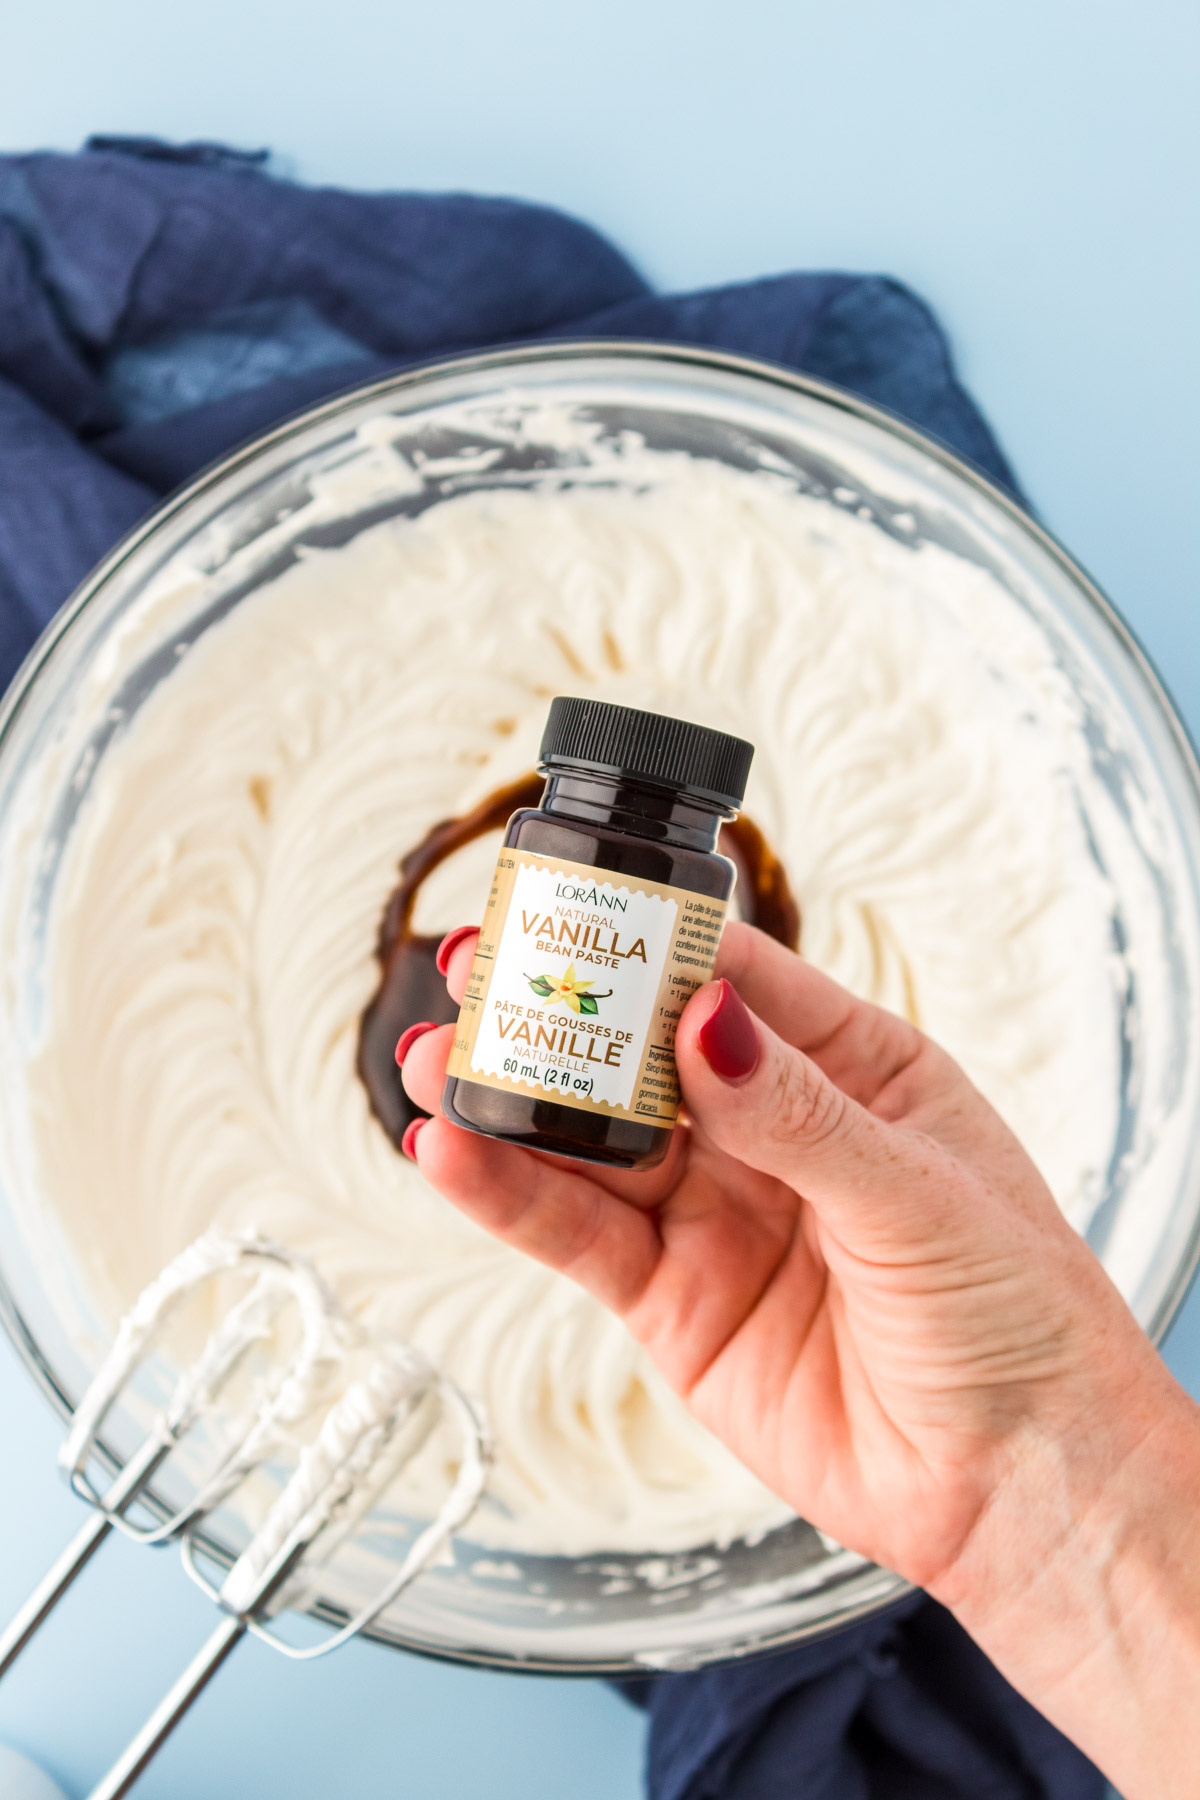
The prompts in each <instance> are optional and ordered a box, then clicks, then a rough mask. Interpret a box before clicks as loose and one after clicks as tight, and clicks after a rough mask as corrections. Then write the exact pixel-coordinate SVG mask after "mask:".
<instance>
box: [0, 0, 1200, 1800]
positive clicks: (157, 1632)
mask: <svg viewBox="0 0 1200 1800" xmlns="http://www.w3.org/2000/svg"><path fill="white" fill-rule="evenodd" d="M1198 57H1200V13H1198V12H1197V11H1196V9H1195V8H1194V7H1193V6H1192V5H1191V4H1190V3H1189V0H1146V3H1145V4H1144V5H1143V6H1142V7H1141V8H1140V9H1138V12H1137V14H1136V17H1135V15H1134V14H1133V13H1131V11H1130V9H1129V8H1128V6H1127V5H1125V4H1124V0H1121V3H1120V4H1118V3H1116V0H1006V4H1004V5H999V4H996V3H995V0H982V3H981V4H976V5H973V6H963V5H962V4H961V0H918V3H917V4H916V5H910V6H905V7H901V6H897V5H895V3H894V0H857V4H856V5H855V6H854V7H847V6H838V5H830V4H829V3H828V0H824V3H823V4H822V5H820V6H817V5H814V4H813V3H812V0H788V3H787V4H785V3H784V0H743V4H742V5H740V6H739V7H737V8H736V9H735V10H734V11H732V12H731V11H730V9H729V8H728V7H727V6H724V5H721V6H718V5H716V4H715V3H713V0H693V3H692V4H690V5H684V4H683V0H659V3H658V4H657V5H656V6H654V5H651V6H648V5H646V4H645V0H637V3H636V4H635V3H634V0H608V4H607V5H606V6H605V7H604V8H603V9H601V10H596V9H589V10H588V11H585V10H584V9H582V8H569V7H564V6H563V5H562V3H561V0H509V4H507V5H505V6H503V7H498V6H496V5H494V4H487V3H485V0H459V3H458V4H443V5H442V6H440V7H436V8H435V7H432V6H430V7H428V8H427V9H425V10H424V11H423V12H421V13H420V14H418V13H417V12H416V10H415V9H414V8H411V7H399V6H397V5H395V4H394V0H343V3H342V5H341V6H339V7H338V8H337V10H336V13H334V14H331V13H330V12H329V11H328V10H327V9H325V8H320V9H318V8H317V7H316V6H312V7H310V8H308V9H307V11H306V9H304V8H303V7H299V8H298V7H297V6H296V5H295V3H294V0H288V3H287V4H284V0H249V3H247V0H206V4H205V6H204V8H203V9H202V10H201V11H199V12H197V11H196V10H195V9H182V8H173V7H164V6H162V5H161V3H160V0H109V3H108V4H107V5H106V6H105V7H103V8H97V7H94V6H86V5H84V4H83V0H60V4H59V5H57V6H56V7H48V6H45V7H22V8H19V9H18V8H16V7H12V8H9V9H8V15H7V16H6V19H5V25H4V50H3V55H2V57H0V148H4V149H23V148H34V147H42V146H46V147H59V148H71V147H73V146H74V145H75V144H77V143H78V142H79V141H80V140H81V139H82V137H83V136H84V135H85V134H86V133H87V132H89V131H94V130H108V131H150V132H159V133H161V134H163V135H166V136H171V137H190V136H209V137H224V138H227V139H229V140H231V141H235V142H242V143H267V144H270V145H272V146H273V147H274V148H275V150H276V151H278V152H279V153H281V155H282V156H283V157H284V158H285V159H287V160H288V161H289V162H290V165H291V167H292V169H293V172H295V173H296V174H297V175H299V176H301V177H303V178H304V179H308V180H322V181H326V180H327V181H335V182H342V183H345V184H348V185H359V186H364V187H384V186H396V187H401V186H417V187H461V188H468V189H475V190H482V191H490V192H500V193H511V194H517V195H521V196H524V197H528V198H532V199H540V200H548V201H551V202H554V203H557V204H559V205H561V206H565V207H567V208H569V209H571V210H573V211H575V212H577V213H579V214H581V215H582V216H583V217H585V218H587V219H589V220H591V221H592V222H593V223H595V224H597V225H599V226H601V227H602V228H604V229H606V230H607V231H609V232H610V233H611V234H612V235H613V236H614V237H615V239H616V240H617V242H618V243H619V244H620V245H621V246H622V248H624V249H625V250H626V251H628V252H629V253H630V254H632V255H633V256H634V258H635V259H636V260H638V261H639V262H640V264H641V266H642V268H643V269H644V271H645V272H646V274H647V275H648V276H649V277H650V278H651V279H652V280H653V281H655V282H656V283H658V284H661V285H665V286H670V287H690V286H695V285H698V284H701V283H706V282H717V281H725V280H732V279H738V278H741V277H749V276H753V275H759V274H764V273H770V272H775V271H779V270H784V269H789V268H797V267H807V268H816V267H833V266H837V267H845V268H850V269H873V270H886V271H887V272H889V273H892V274H896V275H898V276H901V277H903V278H904V279H906V280H908V281H910V282H911V283H912V284H913V285H914V286H915V287H916V288H917V289H918V290H919V291H920V292H921V293H922V294H924V296H925V297H926V298H927V299H929V300H930V301H931V302H932V303H933V305H934V306H935V307H936V308H937V310H938V312H939V314H940V316H941V318H942V320H943V323H944V324H945V325H946V326H947V328H948V329H949V331H950V333H951V336H952V338H953V340H954V343H955V348H956V351H957V355H958V359H959V365H960V369H961V372H962V374H963V377H964V379H965V380H966V381H967V383H968V385H969V386H970V387H971V389H972V391H973V392H974V394H975V396H976V397H977V398H978V399H979V401H980V402H981V403H982V405H983V407H984V408H985V410H986V412H987V413H988V415H989V417H990V418H991V421H992V423H993V424H994V425H995V426H996V428H997V430H998V431H999V433H1000V436H1001V438H1002V441H1003V442H1004V445H1005V447H1006V449H1007V450H1008V452H1009V453H1010V455H1011V457H1012V459H1013V462H1014V464H1015V466H1016V468H1017V470H1018V472H1019V474H1020V476H1021V479H1022V480H1023V482H1024V483H1025V486H1026V488H1027V491H1028V492H1029V493H1030V494H1031V496H1032V498H1033V500H1034V503H1035V504H1036V505H1037V506H1038V508H1039V509H1040V511H1041V513H1042V515H1043V517H1044V518H1045V519H1046V521H1047V522H1048V523H1049V524H1050V525H1051V527H1052V528H1053V529H1054V530H1056V531H1057V532H1058V533H1059V535H1060V536H1061V537H1062V538H1063V539H1064V541H1065V542H1066V543H1067V545H1068V546H1069V547H1070V548H1071V549H1072V550H1073V551H1074V553H1075V554H1076V555H1077V556H1078V557H1079V558H1080V559H1081V560H1082V561H1083V562H1084V564H1085V565H1086V566H1087V567H1089V568H1090V569H1091V571H1092V573H1093V574H1094V575H1095V576H1096V577H1097V579H1098V580H1099V581H1100V582H1101V584H1102V585H1103V586H1105V587H1106V588H1107V589H1108V591H1109V592H1110V594H1111V595H1112V597H1113V599H1114V600H1115V601H1116V602H1117V604H1118V606H1120V608H1121V609H1122V610H1123V611H1124V613H1125V614H1126V616H1127V617H1128V618H1129V619H1130V621H1131V622H1132V624H1133V625H1134V627H1135V629H1136V630H1137V631H1138V632H1139V633H1140V634H1141V636H1142V637H1143V639H1144V641H1145V642H1146V643H1147V645H1148V647H1149V648H1150V650H1151V652H1152V654H1153V655H1154V656H1155V657H1156V658H1157V660H1158V661H1159V663H1160V665H1161V666H1163V667H1164V668H1165V670H1166V671H1167V674H1168V677H1169V679H1170V681H1171V684H1172V686H1173V688H1174V690H1175V692H1176V694H1177V697H1178V699H1179V700H1180V702H1181V704H1182V705H1183V707H1184V710H1185V712H1186V713H1187V715H1188V717H1189V721H1190V723H1191V725H1192V727H1193V730H1194V731H1200V608H1198V607H1197V605H1196V592H1195V588H1196V581H1195V571H1196V568H1197V566H1200V556H1198V554H1197V553H1198V551H1200V543H1198V542H1197V509H1196V507H1195V500H1194V489H1195V482H1196V475H1197V470H1198V468H1200V426H1198V423H1197V422H1198V420H1200V358H1198V356H1197V350H1196V343H1197V333H1196V331H1195V321H1196V319H1197V318H1198V317H1200V235H1198V234H1197V232H1196V219H1195V199H1194V196H1195V194H1196V193H1197V191H1198V180H1200V112H1198V110H1197V108H1196V107H1195V104H1194V86H1193V82H1194V76H1193V72H1194V70H1195V68H1196V66H1197V59H1198ZM1168 1361H1169V1362H1171V1364H1172V1366H1173V1367H1174V1368H1175V1369H1176V1371H1177V1372H1178V1373H1179V1374H1180V1376H1181V1377H1182V1378H1183V1379H1185V1380H1186V1381H1187V1382H1188V1383H1189V1385H1190V1386H1191V1387H1192V1390H1193V1391H1194V1392H1196V1393H1197V1394H1200V1299H1196V1298H1194V1299H1193V1301H1192V1302H1191V1304H1190V1305H1189V1307H1188V1309H1187V1310H1186V1312H1185V1315H1184V1318H1183V1320H1182V1322H1181V1324H1180V1325H1179V1326H1178V1327H1177V1329H1176V1332H1175V1334H1174V1336H1173V1338H1172V1340H1171V1344H1170V1346H1169V1347H1168ZM0 1418H2V1419H3V1429H4V1434H5V1447H6V1456H5V1481H4V1483H3V1484H2V1485H0V1541H2V1542H4V1544H5V1545H6V1546H7V1548H6V1553H5V1555H4V1558H3V1561H2V1563H0V1611H3V1610H4V1609H6V1608H8V1607H9V1606H10V1605H11V1604H13V1603H15V1602H16V1601H17V1599H19V1598H20V1596H21V1595H22V1594H23V1593H24V1591H25V1590H26V1588H27V1587H28V1586H29V1585H30V1583H31V1581H32V1580H33V1578H34V1576H35V1575H36V1574H37V1573H38V1572H39V1570H40V1568H41V1566H42V1564H43V1563H44V1562H45V1561H46V1560H47V1559H48V1558H49V1556H50V1555H51V1553H52V1552H53V1551H54V1550H55V1549H56V1548H57V1547H58V1545H59V1544H60V1543H61V1541H62V1539H63V1538H64V1537H65V1536H66V1535H67V1533H68V1532H69V1531H70V1530H71V1529H72V1527H73V1526H74V1524H75V1523H76V1520H77V1516H78V1515H77V1509H76V1507H75V1504H74V1503H73V1502H72V1501H71V1500H70V1499H69V1498H68V1497H67V1496H66V1495H65V1494H64V1493H63V1492H62V1491H61V1489H60V1488H59V1486H58V1484H57V1482H56V1480H55V1477H54V1475H53V1473H52V1469H53V1458H54V1452H55V1449H56V1446H57V1441H58V1435H59V1433H58V1427H57V1425H56V1422H55V1421H54V1419H53V1418H52V1416H51V1414H50V1413H49V1411H48V1409H47V1408H46V1406H45V1404H44V1403H43V1402H42V1400H41V1399H40V1398H39V1396H38V1395H37V1394H36V1393H35V1391H34V1390H33V1389H32V1387H31V1386H30V1385H29V1383H28V1382H27V1381H26V1379H25V1377H24V1376H23V1374H22V1372H21V1370H20V1368H19V1366H18V1364H17V1362H16V1359H15V1357H14V1356H13V1355H12V1353H11V1352H10V1351H9V1350H8V1349H7V1347H0ZM208 1624H209V1615H208V1611H207V1609H206V1606H205V1603H204V1602H203V1601H202V1600H201V1599H200V1597H199V1596H198V1595H195V1594H194V1593H193V1591H192V1590H191V1589H190V1588H189V1587H188V1586H187V1584H186V1583H185V1582H184V1580H183V1577H182V1575H181V1574H180V1573H179V1572H178V1570H177V1568H176V1566H175V1564H174V1562H173V1560H172V1558H171V1556H170V1554H169V1553H168V1554H167V1555H165V1556H152V1555H149V1554H148V1553H141V1554H139V1553H138V1552H137V1551H135V1550H133V1549H132V1548H129V1547H127V1546H125V1545H123V1544H122V1545H117V1546H112V1547H110V1548H109V1549H107V1550H106V1551H105V1553H104V1556H103V1557H102V1558H101V1559H100V1562H99V1563H98V1564H97V1565H96V1566H95V1567H94V1568H93V1569H92V1570H90V1571H89V1573H88V1575H87V1576H86V1577H85V1580H84V1584H83V1585H82V1586H81V1588H80V1590H79V1591H78V1592H77V1593H76V1594H75V1595H74V1596H73V1597H72V1600H71V1602H70V1603H69V1604H68V1606H67V1607H66V1608H65V1609H64V1611H63V1613H62V1616H61V1617H60V1618H58V1619H57V1620H56V1621H55V1622H54V1625H53V1626H52V1628H51V1629H50V1630H49V1631H48V1632H47V1634H46V1636H45V1639H44V1640H43V1641H41V1642H39V1644H38V1645H37V1646H36V1647H35V1648H34V1649H33V1650H32V1651H31V1652H30V1653H29V1655H28V1657H27V1659H26V1661H25V1663H24V1664H23V1665H22V1666H20V1667H19V1668H18V1670H17V1671H16V1672H14V1674H13V1675H11V1676H10V1677H9V1679H8V1680H7V1681H6V1682H5V1683H4V1685H3V1687H0V1738H8V1739H9V1740H10V1741H11V1742H13V1743H14V1744H16V1745H17V1746H19V1747H21V1748H24V1749H26V1750H28V1751H30V1752H31V1753H33V1754H35V1755H36V1756H38V1757H39V1758H40V1759H41V1760H43V1761H44V1762H45V1763H46V1764H47V1766H48V1767H49V1768H50V1770H51V1772H52V1773H54V1774H55V1775H56V1776H57V1777H58V1778H59V1779H60V1780H61V1781H62V1782H63V1783H64V1785H65V1786H66V1787H67V1788H68V1790H69V1791H70V1792H71V1793H72V1794H76V1795H77V1794H82V1793H84V1792H86V1790H87V1786H88V1785H89V1783H90V1782H91V1781H92V1780H94V1779H95V1778H96V1776H97V1775H98V1774H99V1772H100V1771H101V1769H102V1768H103V1766H104V1764H105V1762H106V1760H107V1759H108V1758H109V1757H110V1756H111V1755H112V1754H113V1753H114V1752H115V1751H116V1749H117V1748H118V1747H119V1745H120V1744H121V1743H122V1742H123V1741H124V1738H125V1737H126V1736H127V1735H128V1733H129V1732H130V1731H131V1730H132V1729H133V1727H134V1726H135V1725H136V1724H137V1723H138V1722H139V1721H140V1719H141V1717H142V1715H143V1713H144V1711H145V1710H146V1708H147V1707H148V1706H149V1705H150V1704H151V1703H152V1701H153V1700H154V1699H155V1698H156V1697H157V1695H158V1693H159V1692H160V1690H161V1688H162V1687H163V1686H164V1685H165V1683H166V1682H167V1681H168V1680H169V1679H170V1678H171V1677H172V1676H173V1675H174V1673H175V1672H176V1670H177V1668H178V1667H179V1666H180V1665H181V1664H182V1662H183V1661H185V1660H186V1658H187V1656H188V1655H189V1654H190V1653H191V1651H192V1650H193V1648H194V1647H195V1645H196V1644H197V1643H198V1642H199V1641H200V1639H201V1638H202V1637H203V1635H204V1633H205V1631H206V1628H207V1626H208ZM639 1755H640V1726H639V1723H638V1720H637V1718H636V1716H635V1715H634V1714H633V1713H632V1712H631V1711H630V1710H629V1709H627V1708H626V1707H625V1706H624V1704H623V1703H622V1702H620V1701H619V1700H617V1699H615V1698H614V1697H613V1696H612V1695H610V1694H609V1693H608V1692H607V1691H606V1690H604V1689H601V1688H598V1687H593V1686H589V1685H580V1684H574V1683H553V1684H552V1683H547V1682H543V1681H529V1680H524V1679H520V1678H514V1677H500V1676H491V1675H479V1674H475V1673H471V1672H468V1671H462V1670H454V1669H445V1668H441V1667H436V1666H434V1665H430V1664H424V1663H420V1662H417V1661H415V1660H412V1659H402V1658H399V1657H396V1656H394V1655H390V1654H388V1653H385V1652H381V1651H378V1650H374V1649H372V1648H370V1647H362V1648H353V1647H352V1648H351V1649H349V1650H347V1651H345V1652H344V1653H342V1654H341V1655H340V1656H338V1657H336V1658H334V1659H332V1660H331V1661H330V1662H329V1663H327V1664H324V1665H318V1666H317V1667H315V1668H311V1669H303V1668H299V1669H293V1668H291V1667H290V1666H286V1665H283V1664H282V1663H281V1662H278V1661H277V1660H276V1659H275V1658H273V1657H272V1656H271V1654H270V1652H268V1651H265V1650H262V1649H260V1648H259V1647H258V1646H249V1647H247V1648H245V1649H244V1650H242V1651H239V1653H238V1655H237V1657H236V1658H235V1660H234V1662H233V1664H232V1665H231V1666H230V1667H229V1668H228V1669H227V1670H226V1671H224V1672H223V1674H222V1675H221V1676H220V1678H219V1679H218V1681H217V1682H216V1683H215V1685H214V1687H213V1688H212V1689H211V1691H210V1692H209V1694H208V1695H207V1696H206V1697H205V1699H204V1700H203V1702H202V1703H201V1705H200V1706H199V1708H198V1709H197V1711H196V1713H195V1715H194V1716H193V1718H192V1719H191V1720H190V1721H189V1722H188V1724H187V1725H186V1726H185V1727H184V1728H183V1730H182V1731H181V1732H180V1734H179V1737H178V1739H177V1741H176V1742H175V1744H174V1745H173V1746H172V1747H171V1748H170V1749H169V1750H168V1751H167V1752H165V1753H164V1755H163V1757H162V1759H161V1760H160V1762H159V1763H158V1764H157V1765H156V1767H155V1769H154V1770H153V1771H152V1773H151V1774H150V1775H149V1776H148V1777H147V1778H146V1780H145V1782H144V1784H143V1786H142V1787H141V1788H140V1789H139V1792H140V1793H144V1794H145V1795H146V1796H147V1800H154V1797H155V1796H158V1797H159V1800H202V1797H203V1800H211V1796H212V1794H214V1793H221V1794H223V1795H228V1796H229V1800H242V1796H245V1797H246V1800H249V1797H250V1796H257V1795H259V1794H262V1793H276V1792H280V1793H283V1792H286V1793H288V1794H289V1795H290V1796H292V1797H293V1800H317V1797H318V1796H324V1795H326V1794H328V1793H329V1792H330V1791H331V1790H333V1789H334V1787H335V1785H336V1788H337V1790H338V1792H339V1794H341V1795H343V1796H346V1797H347V1800H357V1797H358V1796H367V1795H371V1794H374V1793H376V1792H386V1793H389V1794H392V1793H395V1794H397V1795H401V1796H403V1797H404V1800H459V1796H462V1797H463V1800H465V1797H466V1796H467V1795H471V1796H472V1797H474V1796H475V1795H477V1794H481V1793H482V1794H486V1795H487V1796H488V1800H507V1796H509V1795H512V1796H517V1795H520V1796H521V1797H522V1800H559V1797H563V1800H566V1797H568V1796H569V1800H591V1796H593V1795H595V1796H596V1797H597V1800H600V1797H601V1796H603V1797H604V1800H632V1797H633V1796H634V1795H635V1794H636V1792H637V1768H638V1761H639Z"/></svg>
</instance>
